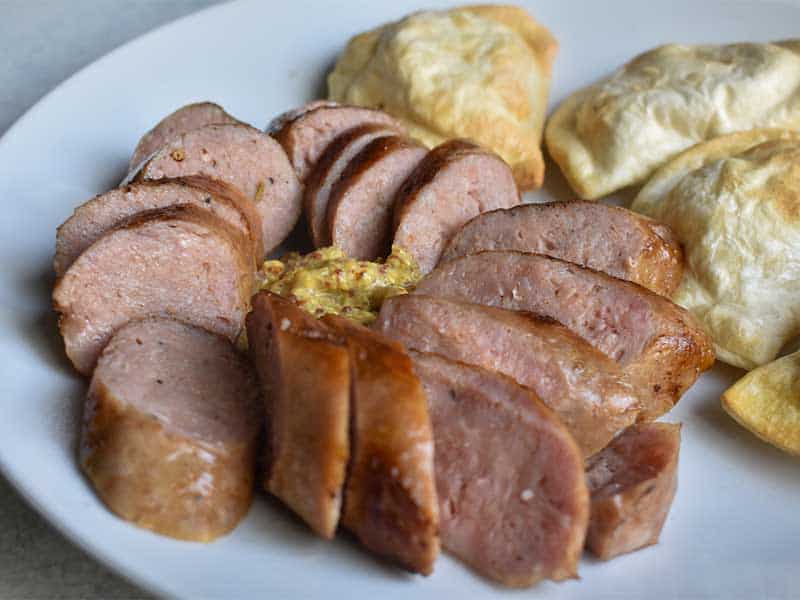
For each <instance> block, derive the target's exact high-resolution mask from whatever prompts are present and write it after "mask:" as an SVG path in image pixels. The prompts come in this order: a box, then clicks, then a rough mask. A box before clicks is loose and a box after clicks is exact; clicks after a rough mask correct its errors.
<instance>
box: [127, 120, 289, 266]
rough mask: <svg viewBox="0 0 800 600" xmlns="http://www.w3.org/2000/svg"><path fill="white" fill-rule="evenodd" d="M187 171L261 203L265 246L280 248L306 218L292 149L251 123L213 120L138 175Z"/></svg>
mask: <svg viewBox="0 0 800 600" xmlns="http://www.w3.org/2000/svg"><path fill="white" fill-rule="evenodd" d="M187 175H202V176H204V177H208V178H211V179H220V180H222V181H224V182H225V183H228V184H230V185H232V186H234V187H235V188H237V189H238V190H239V191H240V192H241V193H242V194H243V195H244V196H245V197H246V198H248V199H250V200H251V201H253V202H255V205H256V208H257V210H258V212H259V214H260V215H261V226H262V237H263V240H264V250H265V251H266V252H267V253H269V252H271V251H272V250H274V249H275V248H276V247H277V246H278V245H279V244H280V243H281V242H283V240H284V239H286V236H288V235H289V233H290V232H291V230H292V228H293V227H294V226H295V224H296V223H297V220H298V219H299V218H300V208H301V204H302V198H301V189H300V182H298V181H297V177H296V176H295V174H294V170H293V169H292V166H291V164H290V163H289V159H288V158H286V153H285V152H284V151H283V149H282V148H281V147H280V145H279V144H277V143H276V142H275V140H273V139H272V138H271V137H270V136H268V135H267V134H265V133H263V132H261V131H259V130H258V129H255V128H253V127H250V126H249V125H208V126H206V127H202V128H200V129H194V130H192V131H189V132H186V133H184V134H182V135H180V136H178V137H174V138H171V139H170V141H169V142H168V143H167V144H166V145H164V146H163V147H162V148H161V149H160V150H158V151H157V152H156V153H155V154H153V155H152V156H151V157H150V159H149V160H148V161H147V162H146V163H145V164H144V165H143V166H142V168H141V170H140V171H139V172H138V173H137V174H136V176H135V179H136V180H137V181H146V180H158V179H165V178H172V177H185V176H187Z"/></svg>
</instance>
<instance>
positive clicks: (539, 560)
mask: <svg viewBox="0 0 800 600" xmlns="http://www.w3.org/2000/svg"><path fill="white" fill-rule="evenodd" d="M411 358H412V360H413V362H414V371H415V372H416V374H417V375H418V376H419V378H420V381H422V386H423V388H424V389H425V393H426V395H427V398H428V409H429V411H430V418H431V423H432V425H433V437H434V442H435V457H434V465H435V468H436V490H437V493H438V494H439V518H440V526H439V527H440V532H441V538H442V546H443V547H444V548H445V549H446V550H448V551H449V552H450V553H452V554H453V555H455V556H456V557H458V558H460V559H461V560H463V561H464V562H465V563H467V564H468V565H470V566H471V567H472V568H474V569H475V570H476V571H477V572H478V573H480V574H482V575H485V576H486V577H489V578H491V579H493V580H495V581H498V582H500V583H503V584H505V585H509V586H514V587H523V586H530V585H533V584H535V583H536V582H538V581H540V580H542V579H553V580H561V579H566V578H569V577H575V576H576V573H577V566H578V559H579V558H580V555H581V551H582V550H583V543H584V538H585V536H586V526H587V522H588V519H589V493H588V490H587V488H586V480H585V477H584V472H583V456H582V455H581V452H580V450H579V449H578V446H577V445H576V444H575V441H574V440H573V439H572V436H571V435H570V434H569V432H568V431H567V430H566V428H565V427H564V425H562V423H561V421H560V420H559V419H558V417H557V416H556V415H555V414H554V413H553V412H552V411H551V410H550V409H548V408H547V407H546V406H545V405H544V404H542V402H541V401H540V400H539V399H538V398H537V397H536V394H535V393H534V392H533V391H531V390H530V389H528V388H524V387H522V386H520V385H519V384H517V383H516V382H515V381H513V380H512V379H510V378H508V377H505V376H503V375H500V374H499V373H496V372H492V371H486V370H484V369H480V368H477V367H471V366H469V365H465V364H461V363H456V362H453V361H450V360H447V359H446V358H443V357H440V356H435V355H432V354H424V353H416V352H411Z"/></svg>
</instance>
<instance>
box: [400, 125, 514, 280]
mask: <svg viewBox="0 0 800 600" xmlns="http://www.w3.org/2000/svg"><path fill="white" fill-rule="evenodd" d="M519 202H520V197H519V190H518V189H517V184H516V183H515V182H514V176H513V174H512V173H511V168H510V167H509V166H508V165H507V164H506V163H505V162H503V160H502V159H501V158H500V157H499V156H497V155H496V154H493V153H491V152H489V151H487V150H484V149H482V148H481V147H480V146H477V145H475V144H473V143H471V142H468V141H466V140H450V141H448V142H445V143H443V144H441V145H439V146H437V147H436V148H434V149H433V150H431V151H430V152H429V153H428V155H427V156H426V157H425V159H424V160H423V161H422V162H421V163H420V164H419V165H418V166H417V168H416V169H415V170H414V172H413V173H412V174H411V176H410V177H409V178H408V179H407V180H406V182H405V183H404V184H403V186H402V187H401V188H400V190H399V191H398V193H397V199H396V201H395V209H394V243H395V244H397V245H398V246H402V247H403V248H405V249H406V250H407V251H408V252H410V253H411V254H412V256H414V258H416V259H417V262H418V263H419V266H420V269H421V270H422V272H423V273H427V272H429V271H430V270H431V269H433V267H435V266H436V263H437V262H439V257H440V255H441V253H442V251H443V250H444V248H445V246H446V245H447V242H448V241H449V240H450V238H451V237H452V236H453V234H455V233H456V232H457V231H458V230H459V229H460V228H461V227H462V226H463V225H464V224H465V223H466V222H467V221H469V220H470V219H472V218H473V217H476V216H478V215H479V214H481V213H484V212H486V211H489V210H495V209H498V208H511V207H512V206H515V205H517V204H519Z"/></svg>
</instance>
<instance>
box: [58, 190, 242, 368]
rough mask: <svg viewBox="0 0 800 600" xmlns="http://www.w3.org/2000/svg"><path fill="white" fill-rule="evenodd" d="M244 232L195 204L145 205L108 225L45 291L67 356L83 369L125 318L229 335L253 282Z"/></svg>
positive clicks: (238, 321) (236, 325) (239, 318)
mask: <svg viewBox="0 0 800 600" xmlns="http://www.w3.org/2000/svg"><path fill="white" fill-rule="evenodd" d="M252 265H253V263H252V255H251V254H250V246H249V242H248V241H247V239H246V238H245V237H244V236H243V235H242V234H241V233H240V232H239V231H237V230H236V229H234V228H233V227H231V226H230V225H229V224H227V223H226V222H224V221H222V220H221V219H219V218H217V217H215V216H214V215H212V214H211V213H209V212H208V211H205V210H202V209H199V208H197V207H195V206H188V205H184V206H175V207H171V208H165V209H160V210H153V211H146V212H143V213H140V214H138V215H136V216H134V217H133V218H132V219H131V220H129V221H127V222H125V223H123V224H122V225H120V226H118V227H116V228H114V229H112V230H110V231H108V232H107V233H105V234H104V235H103V236H102V237H101V238H100V239H99V240H97V241H96V242H95V243H94V244H92V245H91V246H90V247H89V248H88V249H87V250H86V251H84V252H83V254H81V255H80V257H78V259H77V260H76V261H75V262H74V263H72V266H70V268H69V269H67V272H66V273H65V274H64V276H63V277H61V278H60V279H59V280H58V281H57V282H56V286H55V289H54V290H53V305H54V308H55V310H56V311H57V312H58V313H59V314H60V317H59V328H60V330H61V335H62V336H63V338H64V345H65V347H66V352H67V356H68V357H69V358H70V360H71V361H72V364H73V365H75V368H76V369H77V370H78V371H79V372H81V373H83V374H84V375H90V374H91V373H92V370H93V369H94V365H95V363H96V362H97V357H98V356H99V355H100V351H101V350H102V349H103V347H104V346H105V345H106V343H107V342H108V340H109V339H110V338H111V336H112V334H113V333H114V332H115V331H116V330H117V329H119V328H120V327H122V326H123V325H125V324H126V323H128V322H130V321H133V320H136V319H142V318H144V317H148V316H157V315H163V316H171V317H175V318H178V319H180V320H182V321H185V322H187V323H189V324H192V325H197V326H200V327H204V328H205V329H208V330H209V331H212V332H214V333H218V334H220V335H223V336H225V337H227V338H229V339H235V337H236V336H237V334H238V333H239V330H240V329H241V326H242V322H243V320H244V317H245V314H246V313H247V307H248V304H249V300H250V294H251V290H252V286H253V270H252Z"/></svg>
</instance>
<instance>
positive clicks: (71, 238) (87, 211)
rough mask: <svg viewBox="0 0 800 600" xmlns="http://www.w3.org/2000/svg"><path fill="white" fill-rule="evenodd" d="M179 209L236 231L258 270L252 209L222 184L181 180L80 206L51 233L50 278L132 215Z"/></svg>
mask: <svg viewBox="0 0 800 600" xmlns="http://www.w3.org/2000/svg"><path fill="white" fill-rule="evenodd" d="M181 204H193V205H195V206H199V207H200V208H203V209H205V210H208V211H210V212H211V213H213V214H215V215H217V216H218V217H220V218H221V219H223V220H225V221H227V222H228V223H230V224H231V225H233V226H234V227H236V228H237V229H239V230H241V231H242V233H243V234H244V235H246V236H247V237H248V238H249V239H250V240H251V241H252V246H253V259H254V260H255V261H257V262H258V265H259V266H260V261H261V260H262V259H263V257H264V245H263V243H262V240H261V216H260V215H259V214H258V211H257V210H256V207H255V204H253V202H251V201H250V200H248V199H247V198H245V197H244V196H242V195H241V194H240V193H239V192H238V191H237V190H236V189H235V188H234V187H232V186H230V185H228V184H226V183H223V182H222V181H215V180H211V179H207V178H205V177H184V178H182V179H170V180H161V181H159V182H142V183H134V184H131V185H126V186H124V187H121V188H117V189H114V190H111V191H110V192H106V193H105V194H100V195H98V196H95V197H94V198H92V199H91V200H89V201H88V202H85V203H83V204H81V205H80V206H79V207H78V208H76V209H75V212H74V213H73V214H72V216H71V217H70V218H69V219H67V220H66V221H64V223H62V224H61V226H60V227H59V228H58V230H57V232H56V255H55V258H54V259H53V266H54V268H55V271H56V275H58V276H59V277H60V276H61V275H63V274H64V273H65V272H66V270H67V268H69V266H70V265H71V264H72V263H73V262H75V259H76V258H78V256H80V254H81V252H83V251H84V250H86V249H87V248H88V247H89V246H91V245H92V244H93V243H94V242H95V241H97V240H98V239H99V238H100V236H102V235H103V234H104V233H105V232H106V231H108V230H109V229H112V228H114V227H116V226H117V225H119V224H120V223H122V222H123V221H125V220H126V219H128V218H130V217H132V216H133V215H135V214H137V213H140V212H143V211H145V210H153V209H157V208H166V207H169V206H178V205H181Z"/></svg>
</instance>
